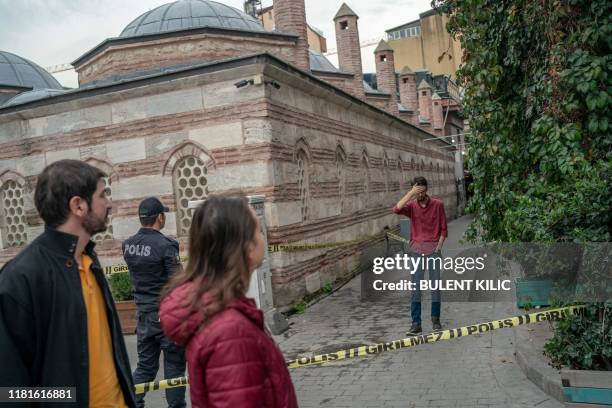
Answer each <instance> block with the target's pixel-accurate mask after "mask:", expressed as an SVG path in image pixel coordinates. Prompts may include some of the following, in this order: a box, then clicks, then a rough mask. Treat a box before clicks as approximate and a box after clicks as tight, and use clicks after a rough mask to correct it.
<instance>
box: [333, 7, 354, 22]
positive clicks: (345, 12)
mask: <svg viewBox="0 0 612 408" xmlns="http://www.w3.org/2000/svg"><path fill="white" fill-rule="evenodd" d="M348 16H351V17H357V18H359V16H358V15H357V14H356V13H355V12H354V11H353V10H352V9H351V8H350V7H349V6H348V5H347V4H346V3H342V6H340V10H338V12H337V13H336V15H335V16H334V20H335V19H337V18H340V17H348Z"/></svg>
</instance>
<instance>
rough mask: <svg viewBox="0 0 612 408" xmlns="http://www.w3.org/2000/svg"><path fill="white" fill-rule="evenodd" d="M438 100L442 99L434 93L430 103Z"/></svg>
mask: <svg viewBox="0 0 612 408" xmlns="http://www.w3.org/2000/svg"><path fill="white" fill-rule="evenodd" d="M438 99H442V98H440V95H438V93H437V92H434V93H433V95H432V97H431V100H432V101H437V100H438Z"/></svg>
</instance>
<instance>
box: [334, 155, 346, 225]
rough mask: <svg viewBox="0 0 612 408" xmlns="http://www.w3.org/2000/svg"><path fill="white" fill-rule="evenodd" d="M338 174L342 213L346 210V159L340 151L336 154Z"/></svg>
mask: <svg viewBox="0 0 612 408" xmlns="http://www.w3.org/2000/svg"><path fill="white" fill-rule="evenodd" d="M336 174H337V175H338V195H339V196H340V213H343V212H344V206H345V204H344V197H345V195H346V160H345V159H344V157H342V155H341V154H340V153H337V154H336Z"/></svg>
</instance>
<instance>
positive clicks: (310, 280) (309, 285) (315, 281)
mask: <svg viewBox="0 0 612 408" xmlns="http://www.w3.org/2000/svg"><path fill="white" fill-rule="evenodd" d="M304 280H305V281H306V291H307V292H308V293H314V292H316V291H318V290H319V289H321V276H320V274H319V272H318V271H317V272H313V273H311V274H310V275H308V276H306V277H305V278H304Z"/></svg>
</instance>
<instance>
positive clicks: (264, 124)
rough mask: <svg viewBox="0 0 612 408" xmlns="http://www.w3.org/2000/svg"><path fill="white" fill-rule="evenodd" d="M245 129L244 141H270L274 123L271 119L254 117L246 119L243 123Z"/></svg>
mask: <svg viewBox="0 0 612 408" xmlns="http://www.w3.org/2000/svg"><path fill="white" fill-rule="evenodd" d="M242 126H243V129H244V143H245V144H250V143H269V142H271V141H272V130H273V127H272V123H271V122H270V121H269V120H263V119H252V120H245V121H244V122H243V124H242Z"/></svg>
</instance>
